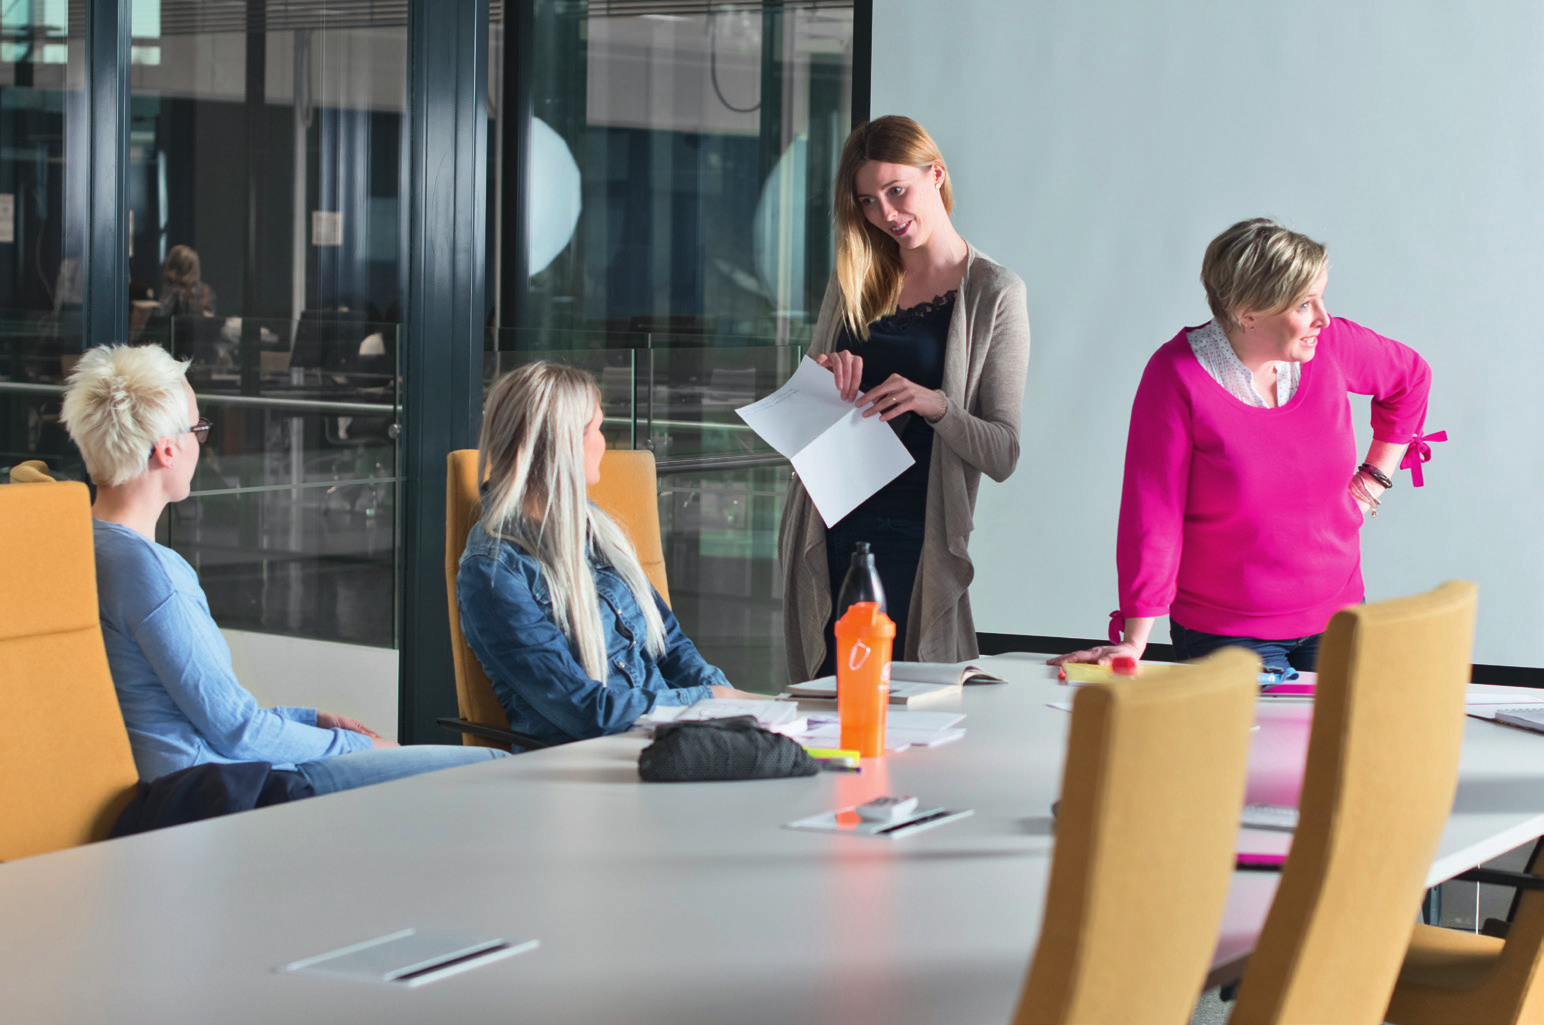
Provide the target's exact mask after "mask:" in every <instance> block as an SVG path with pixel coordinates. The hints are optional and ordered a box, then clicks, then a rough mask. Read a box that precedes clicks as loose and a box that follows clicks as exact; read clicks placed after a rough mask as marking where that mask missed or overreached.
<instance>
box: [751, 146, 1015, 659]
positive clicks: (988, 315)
mask: <svg viewBox="0 0 1544 1025" xmlns="http://www.w3.org/2000/svg"><path fill="white" fill-rule="evenodd" d="M835 196H836V200H835V206H836V210H835V228H836V273H835V274H834V275H832V282H831V284H830V285H829V286H828V287H827V289H826V296H825V300H824V301H823V302H822V303H821V307H820V316H819V318H818V319H817V321H816V323H815V336H814V338H813V339H812V341H811V343H810V351H809V354H810V356H811V357H812V358H814V359H815V360H816V362H818V363H819V364H820V365H821V366H823V367H826V368H827V369H829V370H830V371H831V373H832V374H833V375H834V376H835V378H836V386H837V389H838V390H839V391H840V392H841V394H842V397H843V398H845V399H848V400H850V401H852V402H854V403H856V404H857V405H858V407H859V408H860V409H862V410H863V411H864V415H865V416H878V417H879V418H880V419H881V420H883V421H885V422H886V423H888V424H890V425H891V427H892V428H893V429H894V430H895V432H896V433H897V435H899V437H900V439H901V441H902V443H903V444H904V445H905V446H906V448H907V450H908V451H910V452H911V454H912V456H913V457H914V458H915V460H916V463H915V464H914V465H913V466H912V467H910V468H909V469H907V470H906V472H904V473H903V474H901V476H899V477H897V478H896V479H895V480H894V481H891V482H890V483H889V484H887V485H886V486H885V487H884V488H883V489H881V490H880V491H879V492H878V493H877V494H875V495H874V496H873V497H871V498H869V499H868V500H867V501H866V502H864V503H863V504H862V505H860V506H859V507H858V508H857V509H854V510H853V511H852V512H851V513H849V514H848V515H847V516H846V517H845V518H844V519H842V520H841V521H840V522H838V523H836V524H835V525H833V526H832V527H831V528H830V529H829V530H827V529H826V527H825V524H824V523H823V522H822V521H821V518H820V514H819V513H817V512H816V511H815V507H814V505H813V503H811V502H810V498H809V495H808V494H807V493H806V492H805V490H804V487H803V485H802V484H800V483H799V482H798V481H797V480H795V481H794V482H793V485H792V487H791V488H790V489H789V492H788V498H787V501H786V503H785V504H784V506H783V523H782V529H781V532H780V536H779V538H778V554H779V556H780V557H781V560H782V565H783V578H784V593H783V631H784V636H785V639H786V642H787V647H788V672H789V675H790V676H791V677H792V678H793V679H794V680H806V679H809V678H811V677H813V676H819V675H822V674H824V673H829V672H830V671H831V666H832V655H831V648H832V647H833V643H832V629H831V628H832V611H833V609H832V606H833V604H834V602H835V598H836V593H837V590H838V589H839V588H840V587H841V582H842V577H843V576H844V575H845V574H846V571H847V566H848V564H849V563H850V561H851V559H852V552H853V548H854V546H855V545H856V544H857V543H858V542H860V541H863V542H867V543H868V545H869V548H870V550H871V551H872V552H874V554H875V560H874V561H875V563H876V565H877V567H878V569H879V577H880V580H881V582H882V583H883V584H884V588H885V596H886V605H887V607H888V610H889V614H890V618H892V619H894V620H895V623H896V637H895V652H896V657H897V658H904V659H908V660H912V661H927V662H954V661H959V660H962V659H967V658H973V657H975V656H976V654H977V653H978V652H977V648H976V628H975V623H974V621H973V620H972V619H971V615H970V597H969V587H970V581H971V577H972V576H973V575H974V570H973V568H972V566H971V562H970V555H969V554H968V552H967V550H966V548H967V545H968V544H969V541H970V531H971V515H972V512H973V510H974V509H975V505H976V490H977V487H978V485H979V484H980V482H981V474H982V473H985V474H986V475H987V476H989V477H991V478H992V479H993V480H997V481H1001V480H1006V479H1007V477H1008V475H1009V474H1010V473H1012V472H1013V468H1014V465H1015V464H1016V463H1017V462H1018V458H1019V412H1020V405H1021V402H1022V400H1023V397H1024V373H1025V368H1026V366H1027V364H1028V361H1029V317H1028V313H1027V312H1026V309H1025V304H1024V282H1022V281H1021V280H1019V277H1018V275H1016V274H1014V273H1013V272H1012V271H1010V270H1008V269H1007V268H1005V267H1002V266H1000V265H998V264H996V263H993V262H992V261H991V260H989V259H988V258H987V257H986V256H984V255H982V254H981V253H980V252H978V251H977V250H976V249H975V248H974V247H972V246H971V245H970V244H969V243H967V242H966V241H965V240H964V239H963V238H961V237H960V235H959V232H957V231H955V230H954V225H953V224H952V223H951V222H950V220H949V212H950V210H951V209H952V208H953V205H954V199H953V192H952V188H951V185H950V181H949V172H948V169H947V168H946V167H945V165H944V159H943V155H942V154H941V153H940V152H939V151H938V145H937V144H936V143H935V142H934V141H933V139H932V137H931V136H929V135H928V133H927V131H926V130H925V129H923V127H922V126H921V125H919V124H917V122H915V121H913V120H912V119H911V118H907V117H897V116H890V117H882V118H878V119H877V120H874V121H871V122H869V123H868V124H866V125H863V126H861V127H859V128H857V129H855V130H854V131H853V133H852V134H851V135H850V136H848V138H847V144H846V146H844V147H843V149H842V158H841V163H840V164H839V166H838V168H837V172H836V188H835Z"/></svg>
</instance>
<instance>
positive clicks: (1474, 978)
mask: <svg viewBox="0 0 1544 1025" xmlns="http://www.w3.org/2000/svg"><path fill="white" fill-rule="evenodd" d="M1517 876H1523V878H1521V879H1519V878H1516V877H1517ZM1469 877H1480V878H1478V879H1476V881H1478V882H1492V881H1494V882H1499V883H1501V884H1502V885H1516V884H1517V883H1518V882H1522V883H1524V884H1527V885H1525V887H1524V888H1523V889H1521V890H1520V892H1519V893H1518V895H1517V900H1516V903H1515V904H1514V906H1513V913H1512V920H1511V923H1510V925H1509V928H1508V929H1507V934H1506V939H1505V940H1502V939H1498V938H1497V937H1494V936H1482V935H1480V934H1479V933H1472V932H1462V931H1459V930H1457V929H1439V928H1436V927H1434V926H1430V925H1421V924H1417V925H1416V927H1415V933H1414V934H1413V935H1412V936H1411V937H1410V949H1409V950H1408V951H1407V952H1406V954H1405V963H1404V967H1403V968H1401V969H1400V972H1399V981H1398V982H1397V983H1395V985H1394V996H1393V998H1392V999H1390V1000H1389V1007H1388V1010H1387V1011H1386V1012H1385V1013H1384V1020H1386V1021H1390V1022H1393V1023H1394V1025H1426V1023H1431V1025H1439V1023H1440V1025H1510V1023H1512V1022H1537V1021H1544V986H1541V985H1540V983H1541V979H1540V975H1541V969H1544V892H1541V890H1540V887H1544V843H1541V844H1539V845H1537V846H1535V848H1534V851H1533V855H1532V857H1531V858H1530V859H1529V863H1528V871H1527V873H1526V875H1524V874H1523V873H1511V872H1497V871H1494V870H1490V869H1482V870H1479V871H1476V872H1466V873H1464V875H1462V876H1459V878H1460V879H1462V878H1469Z"/></svg>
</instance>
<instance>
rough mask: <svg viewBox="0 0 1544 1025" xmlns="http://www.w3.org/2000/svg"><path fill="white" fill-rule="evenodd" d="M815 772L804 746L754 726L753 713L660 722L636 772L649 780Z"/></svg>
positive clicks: (682, 780) (772, 776) (689, 780)
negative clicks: (696, 720) (698, 720)
mask: <svg viewBox="0 0 1544 1025" xmlns="http://www.w3.org/2000/svg"><path fill="white" fill-rule="evenodd" d="M819 771H820V766H819V765H817V764H816V763H815V759H813V758H811V757H810V756H809V753H808V752H807V751H805V750H804V748H802V747H800V746H799V745H798V744H797V743H796V742H795V741H794V740H792V739H791V738H789V737H785V736H783V735H782V734H781V733H773V732H772V731H771V730H764V729H762V728H761V727H759V726H757V725H756V717H755V716H751V715H736V716H732V717H730V718H728V719H706V720H703V721H701V722H667V723H661V724H660V725H658V726H656V727H654V743H652V744H650V745H649V746H648V747H646V748H644V749H643V751H642V752H640V753H639V755H638V775H639V776H641V777H642V778H643V780H644V782H647V783H700V782H707V781H710V780H729V779H780V778H783V777H785V776H813V775H815V773H817V772H819Z"/></svg>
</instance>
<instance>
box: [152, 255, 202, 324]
mask: <svg viewBox="0 0 1544 1025" xmlns="http://www.w3.org/2000/svg"><path fill="white" fill-rule="evenodd" d="M160 304H161V309H160V314H161V316H163V317H180V316H185V315H188V314H199V315H202V316H205V317H212V316H214V289H212V288H210V287H209V286H208V285H207V284H205V283H204V280H203V270H202V268H201V267H200V265H199V261H198V252H197V250H195V249H194V248H193V247H192V246H172V247H171V249H169V250H167V253H166V262H165V263H163V264H162V265H161V299H160Z"/></svg>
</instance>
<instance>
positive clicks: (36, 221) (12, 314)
mask: <svg viewBox="0 0 1544 1025" xmlns="http://www.w3.org/2000/svg"><path fill="white" fill-rule="evenodd" d="M72 14H73V15H74V16H73V17H72V16H71V15H72ZM85 90H86V47H85V26H84V21H83V18H82V17H81V12H80V11H79V10H78V9H76V8H74V7H72V6H67V5H65V4H62V3H59V4H45V3H39V2H32V3H15V2H11V0H7V2H5V4H4V7H3V8H0V465H4V466H9V465H12V464H14V463H17V462H20V461H22V460H24V459H29V458H41V459H43V460H45V461H47V462H50V463H53V464H58V463H60V462H62V461H65V460H68V459H70V458H71V457H72V455H73V450H72V448H71V446H70V444H69V441H68V439H67V438H66V437H65V436H64V431H63V429H62V428H61V427H60V426H59V395H58V391H59V387H58V386H59V382H60V381H61V379H62V378H61V375H62V373H63V371H64V368H65V367H66V366H67V365H69V364H70V363H71V362H72V360H73V359H74V358H75V357H77V356H78V355H79V353H80V351H81V346H82V306H83V303H84V298H85V296H84V293H83V289H84V281H83V276H82V270H83V263H84V260H85V255H86V232H87V222H88V215H89V211H90V198H89V197H90V184H89V181H88V167H89V163H90V156H89V144H90V139H89V132H90V124H89V119H88V116H87V115H88V111H87V107H86V91H85Z"/></svg>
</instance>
